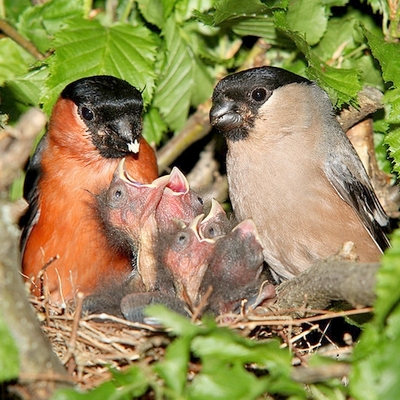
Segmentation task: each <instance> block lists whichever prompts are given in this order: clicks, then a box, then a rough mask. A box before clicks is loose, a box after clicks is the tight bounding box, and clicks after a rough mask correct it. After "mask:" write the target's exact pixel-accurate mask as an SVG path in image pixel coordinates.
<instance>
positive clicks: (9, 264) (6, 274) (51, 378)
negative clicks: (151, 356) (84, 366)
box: [0, 205, 71, 399]
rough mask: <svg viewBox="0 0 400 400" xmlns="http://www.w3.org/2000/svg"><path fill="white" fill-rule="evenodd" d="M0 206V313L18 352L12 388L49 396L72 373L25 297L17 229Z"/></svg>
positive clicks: (27, 395) (24, 394)
mask: <svg viewBox="0 0 400 400" xmlns="http://www.w3.org/2000/svg"><path fill="white" fill-rule="evenodd" d="M1 209H2V213H1V218H0V243H1V246H0V260H2V261H1V262H0V307H1V308H0V313H1V314H2V318H3V319H4V321H5V323H6V324H7V326H8V329H9V330H10V333H11V335H12V336H13V338H14V341H15V343H16V345H17V347H18V352H19V365H20V376H19V380H18V386H17V387H15V388H14V389H15V390H16V391H17V392H18V393H19V394H20V395H21V396H22V397H23V398H35V399H48V398H50V397H51V394H52V392H53V391H54V390H55V389H57V388H59V387H64V386H66V384H68V383H69V384H70V382H71V377H70V376H69V375H68V374H67V372H66V371H65V369H64V367H63V366H62V364H61V362H60V360H59V359H58V358H57V356H56V355H55V354H54V353H53V351H52V348H51V345H50V343H49V341H48V340H47V338H46V337H45V336H44V334H43V332H42V329H41V326H40V323H39V321H38V320H37V318H36V314H35V312H34V310H33V308H32V307H31V305H30V303H29V301H28V298H27V294H26V290H25V287H24V284H23V281H22V277H21V274H20V272H19V251H18V241H17V238H16V234H15V230H16V229H15V226H14V227H13V226H10V225H9V222H8V221H6V219H7V218H8V216H6V215H5V211H6V210H5V206H4V205H2V206H1ZM12 228H13V229H12ZM5 255H6V256H5ZM43 377H45V379H43Z"/></svg>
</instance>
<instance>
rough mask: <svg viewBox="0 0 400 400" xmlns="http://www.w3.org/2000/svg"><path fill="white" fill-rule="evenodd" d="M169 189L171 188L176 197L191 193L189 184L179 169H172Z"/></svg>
mask: <svg viewBox="0 0 400 400" xmlns="http://www.w3.org/2000/svg"><path fill="white" fill-rule="evenodd" d="M167 188H169V189H170V190H171V191H172V194H173V195H175V196H181V195H183V194H186V193H188V192H189V189H190V187H189V182H188V180H187V179H186V177H185V175H183V173H182V172H181V171H180V170H179V169H178V168H177V167H174V168H172V171H171V173H170V175H169V182H168V184H167Z"/></svg>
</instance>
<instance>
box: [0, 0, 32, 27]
mask: <svg viewBox="0 0 400 400" xmlns="http://www.w3.org/2000/svg"><path fill="white" fill-rule="evenodd" d="M3 3H4V6H5V9H6V17H7V20H8V21H9V22H12V23H15V22H16V21H18V18H19V17H20V16H21V14H22V13H23V12H24V11H25V10H26V9H27V8H29V7H31V6H32V2H31V1H30V0H18V1H15V0H4V2H3Z"/></svg>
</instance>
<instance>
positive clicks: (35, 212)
mask: <svg viewBox="0 0 400 400" xmlns="http://www.w3.org/2000/svg"><path fill="white" fill-rule="evenodd" d="M46 144H47V140H46V135H44V136H43V137H42V139H41V140H40V142H39V143H38V145H37V147H36V150H35V152H34V154H33V155H32V157H31V159H30V161H29V164H28V168H27V171H26V175H25V181H24V198H25V200H26V201H27V202H28V204H29V207H28V210H27V211H26V213H25V215H24V216H23V217H22V218H21V222H20V225H21V227H22V228H23V229H22V234H21V241H20V249H21V252H23V251H24V248H25V245H26V242H27V240H28V237H29V234H30V232H31V230H32V228H33V226H34V225H36V223H37V221H38V220H39V215H40V207H39V189H38V182H39V178H40V174H41V160H42V153H43V149H44V148H45V147H46Z"/></svg>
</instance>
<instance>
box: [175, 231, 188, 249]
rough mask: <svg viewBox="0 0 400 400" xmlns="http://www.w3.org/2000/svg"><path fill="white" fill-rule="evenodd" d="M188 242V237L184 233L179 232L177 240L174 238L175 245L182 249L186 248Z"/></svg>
mask: <svg viewBox="0 0 400 400" xmlns="http://www.w3.org/2000/svg"><path fill="white" fill-rule="evenodd" d="M188 240H189V236H188V234H187V233H185V232H181V233H179V234H178V236H177V238H176V243H177V245H179V247H184V246H186V243H187V242H188Z"/></svg>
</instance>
